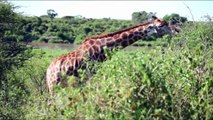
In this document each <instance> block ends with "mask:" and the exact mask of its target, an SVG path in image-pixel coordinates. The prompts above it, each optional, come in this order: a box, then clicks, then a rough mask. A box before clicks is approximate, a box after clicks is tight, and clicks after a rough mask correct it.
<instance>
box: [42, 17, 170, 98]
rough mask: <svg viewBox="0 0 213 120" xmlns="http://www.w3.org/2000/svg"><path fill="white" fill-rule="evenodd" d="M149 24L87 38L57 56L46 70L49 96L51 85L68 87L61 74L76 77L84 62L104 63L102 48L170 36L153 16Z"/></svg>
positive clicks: (167, 29) (165, 25) (168, 30)
mask: <svg viewBox="0 0 213 120" xmlns="http://www.w3.org/2000/svg"><path fill="white" fill-rule="evenodd" d="M152 18H153V20H152V21H151V22H147V23H144V24H139V25H136V26H133V27H130V28H127V29H124V30H120V31H117V32H113V33H109V34H103V35H98V36H92V37H90V38H87V39H86V40H85V41H84V42H83V43H82V44H81V45H80V47H79V48H78V49H76V50H75V51H73V52H70V53H68V54H65V55H62V56H59V57H58V58H56V59H55V60H53V61H52V63H51V64H50V66H49V67H48V69H47V74H46V82H47V86H48V90H49V92H50V94H52V88H53V85H54V84H55V83H56V84H58V83H59V82H60V83H61V84H62V85H63V86H68V85H67V81H66V80H63V79H62V73H65V74H66V75H74V76H78V72H77V70H78V69H79V68H80V67H81V65H82V64H83V62H84V60H85V59H87V58H88V57H89V59H90V60H97V61H104V60H105V59H106V56H105V54H104V49H103V47H105V46H106V47H115V46H122V47H126V46H128V45H130V44H132V43H134V42H135V41H137V40H139V39H143V38H144V37H146V36H147V35H153V34H155V35H164V34H172V32H171V29H170V28H169V26H168V24H167V23H166V22H165V21H162V20H160V19H158V18H157V17H155V16H153V17H152Z"/></svg>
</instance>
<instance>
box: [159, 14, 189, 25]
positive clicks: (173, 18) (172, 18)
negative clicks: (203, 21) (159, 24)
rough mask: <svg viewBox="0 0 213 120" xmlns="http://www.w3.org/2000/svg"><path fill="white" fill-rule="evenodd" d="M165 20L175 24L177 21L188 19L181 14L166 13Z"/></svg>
mask: <svg viewBox="0 0 213 120" xmlns="http://www.w3.org/2000/svg"><path fill="white" fill-rule="evenodd" d="M163 20H165V21H167V22H169V23H172V24H175V23H185V22H186V21H187V18H186V17H182V16H180V15H179V14H176V13H172V14H171V15H165V16H164V17H163Z"/></svg>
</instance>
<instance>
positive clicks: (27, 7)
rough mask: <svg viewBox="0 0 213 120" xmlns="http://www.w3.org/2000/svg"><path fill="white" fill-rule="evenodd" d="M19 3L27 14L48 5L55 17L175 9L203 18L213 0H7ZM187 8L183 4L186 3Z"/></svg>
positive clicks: (115, 16)
mask: <svg viewBox="0 0 213 120" xmlns="http://www.w3.org/2000/svg"><path fill="white" fill-rule="evenodd" d="M10 2H11V3H13V4H14V5H18V6H21V7H20V8H19V9H18V10H16V11H17V12H23V15H27V16H41V15H46V14H47V10H48V9H53V10H55V12H57V13H58V16H57V17H63V16H76V15H81V16H83V17H86V18H112V19H125V20H131V15H132V13H133V12H139V11H146V12H156V13H157V14H156V15H157V16H158V17H159V18H163V16H164V15H166V14H168V15H169V14H171V13H178V14H179V15H181V16H184V17H187V18H188V20H193V18H194V20H195V21H199V20H203V19H202V18H201V17H202V16H204V15H210V16H213V7H212V6H213V1H97V0H96V1H56V0H54V1H21V0H16V1H10ZM186 5H187V6H188V7H189V8H190V10H189V9H188V8H187V6H186ZM190 11H191V12H192V14H190Z"/></svg>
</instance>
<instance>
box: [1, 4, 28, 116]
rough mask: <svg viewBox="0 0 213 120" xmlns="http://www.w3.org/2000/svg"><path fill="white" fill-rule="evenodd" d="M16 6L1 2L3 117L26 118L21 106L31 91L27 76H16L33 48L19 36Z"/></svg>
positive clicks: (19, 22)
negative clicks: (25, 78)
mask: <svg viewBox="0 0 213 120" xmlns="http://www.w3.org/2000/svg"><path fill="white" fill-rule="evenodd" d="M15 8H16V7H15V6H13V5H11V4H9V3H8V2H0V23H1V24H0V119H7V120H8V119H23V118H22V117H23V113H22V111H21V107H22V105H23V104H24V102H25V101H26V99H27V97H26V96H27V94H28V91H27V89H26V85H25V82H24V80H22V79H17V78H16V76H15V74H16V73H15V70H17V69H18V68H20V67H21V66H22V65H23V64H24V62H25V61H26V60H27V59H29V58H30V57H31V54H30V53H31V49H29V48H28V47H26V45H24V44H22V43H18V42H17V40H16V39H17V32H18V28H17V26H19V24H21V21H22V19H21V16H20V15H19V14H17V13H15V12H14V9H15ZM8 36H9V37H8ZM10 37H12V38H10Z"/></svg>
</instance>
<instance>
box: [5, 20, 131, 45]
mask: <svg viewBox="0 0 213 120" xmlns="http://www.w3.org/2000/svg"><path fill="white" fill-rule="evenodd" d="M131 25H132V23H131V21H127V20H114V19H108V18H105V19H87V18H66V17H65V18H55V19H53V20H51V19H50V18H48V17H24V16H23V18H22V21H21V24H20V25H19V26H17V27H18V29H19V32H18V33H17V34H16V35H11V34H9V33H8V36H7V38H8V40H9V39H13V38H17V41H19V42H20V41H21V42H48V43H80V42H81V41H82V40H84V39H85V38H86V37H88V36H91V35H97V34H101V33H106V32H112V31H116V30H119V29H123V28H126V27H129V26H131Z"/></svg>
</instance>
